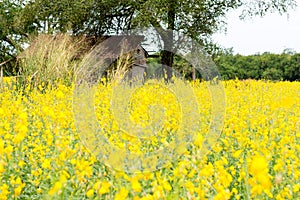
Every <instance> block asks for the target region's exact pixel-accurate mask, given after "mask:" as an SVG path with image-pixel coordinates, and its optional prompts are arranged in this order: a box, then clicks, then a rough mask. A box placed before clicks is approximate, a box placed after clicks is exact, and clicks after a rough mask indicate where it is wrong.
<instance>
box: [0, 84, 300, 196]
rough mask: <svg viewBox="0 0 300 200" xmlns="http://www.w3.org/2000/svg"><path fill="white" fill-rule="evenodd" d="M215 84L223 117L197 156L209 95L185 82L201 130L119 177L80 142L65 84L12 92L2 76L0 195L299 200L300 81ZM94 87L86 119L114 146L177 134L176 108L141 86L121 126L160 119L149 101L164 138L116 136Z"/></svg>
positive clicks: (154, 144)
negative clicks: (157, 161)
mask: <svg viewBox="0 0 300 200" xmlns="http://www.w3.org/2000/svg"><path fill="white" fill-rule="evenodd" d="M223 84H224V87H225V92H226V116H225V122H224V127H223V132H222V134H221V136H220V138H219V140H218V142H217V144H216V145H215V146H214V147H213V149H212V151H210V152H209V153H208V154H206V155H204V156H203V155H199V149H201V146H202V144H201V142H202V141H203V138H202V137H204V136H205V132H206V131H207V129H208V126H209V122H210V118H209V113H210V96H209V92H208V91H207V89H206V83H204V82H198V81H196V82H193V83H190V85H191V87H192V88H193V91H194V93H195V95H196V97H197V101H198V103H199V107H198V109H199V111H200V113H201V119H200V120H201V129H200V130H199V135H198V137H197V139H196V140H195V141H194V143H193V144H190V146H189V148H187V149H186V150H185V151H184V152H183V154H182V156H181V157H180V158H179V159H178V160H172V162H171V163H170V164H169V165H167V166H166V167H164V168H161V169H158V170H156V171H153V172H145V173H126V172H122V171H116V170H113V169H111V168H110V167H108V166H106V165H105V164H104V163H103V162H102V161H99V160H98V159H97V158H96V156H95V155H94V154H92V153H90V151H89V149H87V148H86V147H85V146H84V145H83V143H82V142H81V140H80V137H79V135H78V133H77V130H76V127H75V121H74V114H73V109H72V106H73V87H66V86H64V85H62V84H59V85H58V86H57V87H56V88H50V87H49V86H48V87H47V86H44V85H41V86H40V89H31V88H26V89H25V90H24V91H23V92H19V91H17V90H16V88H15V86H14V82H13V81H10V80H9V79H5V80H4V82H3V83H1V84H0V89H1V91H0V199H134V200H138V199H300V83H299V82H293V83H291V82H268V81H254V80H246V81H239V80H231V81H225V82H223ZM41 90H42V92H41ZM97 91H98V92H97V94H96V103H95V104H96V105H95V110H96V116H97V119H98V122H99V124H100V126H101V127H102V128H103V134H104V136H105V137H107V138H108V140H109V141H110V142H111V145H113V146H115V147H116V148H125V149H127V150H128V151H132V152H136V153H137V154H142V153H144V152H146V151H155V150H157V149H158V148H159V147H161V146H167V145H168V144H169V142H170V140H172V137H173V135H172V134H176V131H177V130H178V128H179V127H178V126H179V125H180V120H179V118H180V117H179V116H178V110H180V105H178V102H177V103H176V97H175V96H174V94H172V93H168V92H166V91H165V90H164V88H158V89H157V90H156V91H160V94H162V95H164V96H166V97H168V98H166V99H159V98H157V97H156V96H155V95H157V93H155V92H153V91H152V88H151V87H145V88H144V89H141V90H140V91H136V93H135V95H133V100H132V102H131V103H132V110H131V115H130V116H131V119H130V120H132V121H134V122H136V123H138V124H140V126H141V127H147V126H148V125H149V123H148V121H149V117H150V118H151V116H154V118H153V119H152V120H156V121H157V123H159V121H160V119H156V118H155V113H154V114H153V113H152V114H151V111H150V112H147V111H146V110H145V109H147V106H146V107H145V105H149V104H151V101H152V102H153V101H154V99H159V100H157V101H156V100H155V103H156V104H161V105H162V106H164V107H168V112H167V114H166V119H165V120H164V121H163V122H161V126H162V127H164V130H166V132H159V136H151V135H150V136H149V137H148V134H147V133H145V134H146V135H145V138H144V139H143V138H142V140H139V139H137V138H136V137H134V136H132V135H128V134H126V133H123V132H121V133H120V131H119V128H118V125H117V124H115V123H114V122H112V121H111V120H110V119H112V115H113V113H112V112H110V109H109V105H110V101H109V99H110V95H111V87H110V85H100V86H99V87H98V90H97ZM135 99H142V102H143V103H142V104H141V103H140V101H137V100H135ZM174 102H175V103H174ZM145 113H146V114H145ZM147 113H148V114H147ZM149 113H150V114H149ZM191 123H192V122H191ZM149 134H150V133H149ZM201 134H203V135H201ZM146 136H147V137H146ZM128 141H129V142H128ZM132 144H134V145H132Z"/></svg>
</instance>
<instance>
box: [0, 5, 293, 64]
mask: <svg viewBox="0 0 300 200" xmlns="http://www.w3.org/2000/svg"><path fill="white" fill-rule="evenodd" d="M295 6H296V1H295V0H256V1H247V0H189V1H186V0H176V1H174V0H150V1H149V0H115V1H111V0H85V1H77V0H35V1H30V0H23V1H22V0H3V1H1V2H0V19H1V20H0V62H1V61H5V60H7V59H9V58H14V57H15V56H16V54H17V53H18V52H20V51H22V49H23V47H24V42H27V41H28V39H29V37H30V35H32V34H37V33H58V32H68V33H71V34H74V35H80V34H86V35H92V36H101V35H104V34H118V33H120V32H121V31H124V30H128V29H133V28H138V27H159V28H160V29H161V30H167V29H169V30H175V31H179V32H181V33H183V34H186V35H188V36H189V37H191V38H192V39H193V40H196V41H197V42H198V43H200V44H202V45H204V46H205V47H207V50H211V49H213V48H211V47H213V46H214V44H213V43H212V42H211V40H210V36H211V35H212V34H213V33H215V32H216V31H217V30H220V29H222V28H224V27H226V18H225V15H226V14H227V13H228V12H230V11H232V10H235V9H238V8H242V10H243V12H242V13H241V18H246V17H252V16H257V15H258V16H263V15H265V14H266V13H268V12H279V13H285V12H288V11H289V9H292V8H293V7H295ZM161 36H162V39H163V40H164V37H163V32H161ZM164 42H166V41H164ZM171 45H172V44H171ZM162 58H165V59H163V60H164V62H165V64H167V65H169V66H172V61H173V55H172V54H170V53H168V52H163V53H162ZM168 58H169V59H168ZM170 58H171V59H170Z"/></svg>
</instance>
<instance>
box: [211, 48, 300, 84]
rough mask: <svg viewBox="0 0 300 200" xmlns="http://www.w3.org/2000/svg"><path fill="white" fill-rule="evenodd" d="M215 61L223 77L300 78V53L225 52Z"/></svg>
mask: <svg viewBox="0 0 300 200" xmlns="http://www.w3.org/2000/svg"><path fill="white" fill-rule="evenodd" d="M215 63H216V65H217V67H218V69H219V70H220V73H221V75H222V77H223V79H234V78H238V79H269V80H289V81H296V80H298V81H299V80H300V53H286V52H283V53H282V54H272V53H268V52H266V53H263V54H261V55H260V54H256V55H249V56H242V55H239V54H237V55H233V54H224V55H220V56H218V57H217V58H216V59H215Z"/></svg>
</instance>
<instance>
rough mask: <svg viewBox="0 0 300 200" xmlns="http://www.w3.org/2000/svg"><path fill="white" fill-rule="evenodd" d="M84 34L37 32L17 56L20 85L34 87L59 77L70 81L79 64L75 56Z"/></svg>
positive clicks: (80, 48) (63, 81)
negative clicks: (73, 35) (74, 35)
mask: <svg viewBox="0 0 300 200" xmlns="http://www.w3.org/2000/svg"><path fill="white" fill-rule="evenodd" d="M83 44H84V38H83V37H81V38H79V37H77V38H75V37H72V36H70V35H68V34H58V35H55V36H53V35H46V34H41V35H39V36H37V37H36V38H34V39H33V40H32V42H31V45H30V46H29V47H28V48H27V49H26V50H25V51H24V52H23V53H22V54H21V55H20V56H19V58H20V59H19V64H20V71H19V74H20V78H19V82H20V85H21V86H25V87H26V86H28V85H30V86H33V87H37V86H40V85H45V84H55V82H57V81H60V82H62V83H64V84H67V85H69V84H71V83H72V82H73V81H74V78H75V74H76V70H77V69H78V66H79V60H78V59H75V58H76V57H78V55H79V53H80V51H81V50H82V47H83Z"/></svg>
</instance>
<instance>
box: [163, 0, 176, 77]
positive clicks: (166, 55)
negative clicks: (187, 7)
mask: <svg viewBox="0 0 300 200" xmlns="http://www.w3.org/2000/svg"><path fill="white" fill-rule="evenodd" d="M175 6H176V2H175V1H173V0H169V1H168V31H167V34H166V35H161V36H162V40H163V42H164V50H163V51H162V52H161V64H162V69H163V73H165V74H164V77H165V80H166V81H169V80H170V79H171V78H172V67H173V60H174V52H173V45H174V44H173V30H174V28H175V13H176V10H175Z"/></svg>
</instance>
